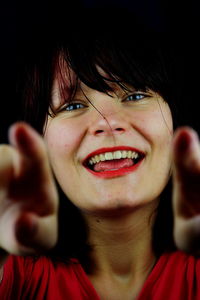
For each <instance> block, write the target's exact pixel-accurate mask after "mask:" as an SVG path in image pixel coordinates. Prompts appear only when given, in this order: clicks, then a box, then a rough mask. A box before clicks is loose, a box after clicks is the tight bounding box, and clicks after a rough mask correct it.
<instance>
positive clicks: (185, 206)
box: [173, 127, 200, 217]
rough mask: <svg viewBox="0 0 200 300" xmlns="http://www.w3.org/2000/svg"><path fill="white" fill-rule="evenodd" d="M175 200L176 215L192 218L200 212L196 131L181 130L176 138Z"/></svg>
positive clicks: (199, 169)
mask: <svg viewBox="0 0 200 300" xmlns="http://www.w3.org/2000/svg"><path fill="white" fill-rule="evenodd" d="M173 180H174V189H173V198H174V209H175V213H176V214H177V215H180V216H185V217H191V216H194V215H196V214H198V213H199V212H200V198H199V197H200V196H199V195H200V144H199V139H198V136H197V134H196V132H195V131H194V130H192V129H191V128H187V127H184V128H181V129H179V130H178V131H177V132H176V135H175V138H174V168H173Z"/></svg>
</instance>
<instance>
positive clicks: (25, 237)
mask: <svg viewBox="0 0 200 300" xmlns="http://www.w3.org/2000/svg"><path fill="white" fill-rule="evenodd" d="M9 142H10V145H1V146H0V248H1V249H3V250H4V251H6V252H7V253H12V254H16V255H24V254H33V253H37V252H40V251H43V250H46V249H49V248H51V247H53V246H54V245H55V243H56V241H57V210H58V195H57V191H56V187H55V184H54V180H53V175H52V172H51V169H50V166H49V162H48V156H47V152H46V147H45V144H44V141H43V139H42V138H41V137H40V136H39V135H38V134H37V133H36V131H35V130H33V129H32V128H31V127H30V126H29V125H27V124H25V123H16V124H15V125H13V126H12V127H11V128H10V131H9Z"/></svg>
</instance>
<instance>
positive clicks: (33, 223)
mask: <svg viewBox="0 0 200 300" xmlns="http://www.w3.org/2000/svg"><path fill="white" fill-rule="evenodd" d="M15 232H16V238H17V240H18V242H19V243H20V245H22V246H23V247H25V249H26V253H27V248H28V249H29V251H32V249H34V252H43V251H45V250H47V249H50V248H52V247H53V246H55V244H56V242H57V237H58V225H57V216H56V215H50V216H46V217H39V216H37V215H35V214H33V213H24V214H23V215H22V216H21V217H20V218H19V219H18V221H17V223H16V227H15ZM21 249H23V248H21Z"/></svg>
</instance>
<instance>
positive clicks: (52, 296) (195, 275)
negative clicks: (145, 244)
mask: <svg viewBox="0 0 200 300" xmlns="http://www.w3.org/2000/svg"><path fill="white" fill-rule="evenodd" d="M0 299H1V300H5V299H6V300H33V299H34V300H65V299H66V300H70V299H74V300H81V299H84V300H100V298H99V296H98V295H97V292H96V291H95V289H94V287H93V286H92V284H91V282H90V280H89V278H88V277H87V275H86V273H85V272H84V270H83V268H82V267H81V265H80V264H79V263H76V262H72V263H71V264H70V265H65V264H64V263H60V262H59V263H58V262H56V263H54V262H52V261H51V260H49V259H48V258H46V257H40V258H38V259H37V260H34V259H33V258H30V257H26V258H23V257H16V256H10V258H9V259H8V260H7V262H6V264H5V266H4V274H3V280H2V282H1V285H0ZM138 300H200V259H197V258H194V257H193V256H188V255H187V254H184V253H182V252H180V251H177V252H174V253H171V254H169V253H168V254H164V255H162V256H161V257H160V259H159V260H158V262H157V264H156V265H155V267H154V269H153V270H152V272H151V274H150V275H149V276H148V278H147V280H146V282H145V284H144V286H143V288H142V291H141V293H140V295H139V297H138Z"/></svg>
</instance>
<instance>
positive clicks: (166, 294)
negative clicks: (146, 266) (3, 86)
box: [139, 251, 200, 300]
mask: <svg viewBox="0 0 200 300" xmlns="http://www.w3.org/2000/svg"><path fill="white" fill-rule="evenodd" d="M147 295H150V296H149V298H148V299H162V300H168V299H174V300H175V299H176V300H177V299H181V300H196V299H200V258H197V257H194V256H191V255H188V254H186V253H183V252H181V251H176V252H172V253H164V254H163V255H162V256H161V257H160V258H159V259H158V261H157V263H156V265H155V266H154V269H153V270H152V272H151V274H150V275H149V277H148V278H147V280H146V283H145V285H144V288H143V290H142V293H141V298H139V299H146V298H145V297H147Z"/></svg>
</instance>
